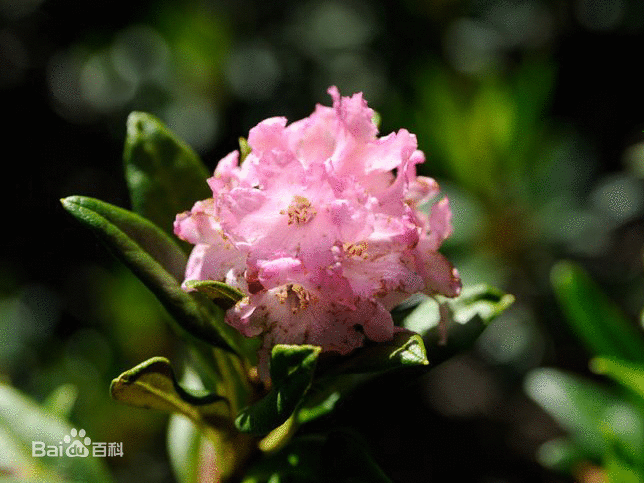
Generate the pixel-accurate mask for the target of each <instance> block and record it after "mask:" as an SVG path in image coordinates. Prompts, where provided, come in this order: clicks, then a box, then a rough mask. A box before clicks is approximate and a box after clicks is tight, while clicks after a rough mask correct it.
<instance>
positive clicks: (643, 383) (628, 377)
mask: <svg viewBox="0 0 644 483" xmlns="http://www.w3.org/2000/svg"><path fill="white" fill-rule="evenodd" d="M590 368H591V369H592V370H593V372H595V373H597V374H604V375H607V376H609V377H610V378H612V379H613V380H615V381H616V382H618V383H619V384H622V385H623V386H624V387H627V388H629V389H630V390H632V391H634V392H635V393H636V394H638V395H639V396H640V397H641V398H643V399H644V366H643V365H641V364H634V363H632V362H626V361H620V360H617V359H612V358H607V357H597V358H595V359H592V360H591V361H590Z"/></svg>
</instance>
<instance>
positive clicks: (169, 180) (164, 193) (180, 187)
mask: <svg viewBox="0 0 644 483" xmlns="http://www.w3.org/2000/svg"><path fill="white" fill-rule="evenodd" d="M123 159H124V162H125V177H126V180H127V184H128V187H129V190H130V196H131V198H132V208H133V210H134V211H135V212H137V213H138V214H140V215H142V216H144V217H145V218H147V219H149V220H150V221H152V222H153V223H154V224H156V225H157V226H159V227H161V229H162V230H163V231H165V232H166V233H172V224H173V222H174V219H175V216H176V215H177V213H181V212H183V211H186V210H189V209H190V208H192V205H193V204H194V203H195V201H197V200H202V199H206V198H209V197H211V196H212V192H211V191H210V189H209V188H208V184H207V183H206V179H207V178H208V177H209V176H211V173H209V172H208V170H207V169H206V167H205V166H204V165H203V163H202V162H201V160H200V159H199V157H198V156H197V154H196V153H195V152H194V151H193V150H192V149H191V148H190V147H189V146H188V145H187V144H185V143H184V142H183V141H181V140H180V139H178V138H177V137H176V136H175V135H174V134H173V133H172V132H171V131H170V130H169V129H168V128H167V127H166V126H165V125H164V124H163V123H162V122H161V121H160V120H159V119H157V118H155V117H154V116H152V115H150V114H146V113H143V112H133V113H131V114H130V116H129V117H128V120H127V135H126V139H125V150H124V153H123Z"/></svg>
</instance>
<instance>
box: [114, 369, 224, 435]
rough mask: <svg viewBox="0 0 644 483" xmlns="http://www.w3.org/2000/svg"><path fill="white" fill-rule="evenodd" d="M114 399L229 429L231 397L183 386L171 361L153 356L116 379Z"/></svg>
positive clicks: (201, 424) (202, 424)
mask: <svg viewBox="0 0 644 483" xmlns="http://www.w3.org/2000/svg"><path fill="white" fill-rule="evenodd" d="M110 393H111V395H112V397H113V398H114V399H116V400H117V401H120V402H123V403H125V404H128V405H130V406H135V407H142V408H147V409H159V410H162V411H167V412H170V413H174V412H177V413H180V414H183V415H184V416H186V417H187V418H189V419H190V420H191V421H194V422H195V423H196V424H198V425H200V426H210V427H214V428H217V427H219V428H228V427H229V425H230V422H229V421H230V419H229V414H228V413H229V411H230V408H229V407H228V400H227V399H226V398H224V397H222V396H220V395H219V394H217V393H214V392H206V391H188V390H186V389H184V388H182V387H181V386H180V385H179V384H178V382H177V379H176V377H175V375H174V371H173V370H172V366H171V365H170V362H169V361H168V360H167V359H166V358H164V357H153V358H152V359H148V360H147V361H145V362H143V363H141V364H139V365H138V366H136V367H134V368H132V369H130V370H129V371H126V372H124V373H123V374H121V375H120V376H119V377H118V378H116V379H114V380H113V381H112V384H111V386H110Z"/></svg>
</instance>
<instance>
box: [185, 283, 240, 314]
mask: <svg viewBox="0 0 644 483" xmlns="http://www.w3.org/2000/svg"><path fill="white" fill-rule="evenodd" d="M185 287H186V288H187V289H190V290H196V291H197V292H200V293H202V294H204V295H205V296H206V297H208V298H209V299H210V300H212V301H213V302H215V303H216V304H217V305H218V306H219V307H221V308H222V309H224V310H228V309H229V308H231V307H232V306H234V305H235V304H236V303H237V302H239V301H240V300H241V299H243V298H244V292H241V291H239V290H237V289H236V288H235V287H231V286H230V285H227V284H225V283H223V282H218V281H217V280H187V281H186V283H185Z"/></svg>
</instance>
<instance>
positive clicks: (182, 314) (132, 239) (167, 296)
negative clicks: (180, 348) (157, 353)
mask: <svg viewBox="0 0 644 483" xmlns="http://www.w3.org/2000/svg"><path fill="white" fill-rule="evenodd" d="M61 202H62V204H63V206H64V207H65V209H66V210H67V211H68V212H69V213H70V214H71V215H73V216H74V217H75V218H76V219H77V220H78V221H80V222H81V223H82V224H83V225H84V226H86V227H87V228H89V229H90V230H92V231H93V232H94V233H95V234H96V235H97V236H98V237H99V238H100V239H101V240H102V241H103V242H104V243H105V244H106V245H107V246H108V247H109V248H110V249H112V251H113V252H114V253H115V255H116V256H117V257H118V258H119V259H120V260H121V261H122V262H123V263H125V265H126V266H128V267H129V268H130V269H131V270H132V271H133V272H134V274H135V275H136V276H137V277H138V278H139V279H140V280H141V281H142V282H143V283H144V284H145V285H146V286H147V287H148V288H149V289H150V290H151V291H152V293H154V294H155V295H156V296H157V298H158V299H159V301H160V302H161V303H162V304H163V306H164V307H165V308H166V309H167V310H168V312H169V313H170V314H171V315H172V316H173V317H174V319H175V320H176V322H177V323H178V324H179V326H181V327H182V328H183V329H184V330H185V331H187V332H188V333H189V334H191V335H192V336H194V337H197V338H199V339H202V340H205V341H207V342H209V343H210V344H212V345H214V346H216V347H221V348H223V349H227V350H230V351H233V352H237V353H240V350H239V347H240V343H239V342H238V341H239V339H240V338H241V336H240V335H239V334H238V333H237V332H236V331H235V330H234V329H232V328H231V327H230V326H228V325H226V324H225V323H224V322H223V312H222V311H221V309H220V308H218V307H216V306H215V305H214V304H213V303H212V302H211V301H210V300H208V299H207V297H205V296H203V295H202V294H199V293H186V292H185V291H184V290H183V289H182V288H181V286H180V284H179V281H178V279H177V278H176V275H177V274H175V275H172V274H171V273H170V272H168V271H167V270H166V269H165V268H164V266H163V265H162V264H161V262H160V261H159V260H157V259H156V258H155V257H154V256H152V255H151V254H150V253H148V252H147V251H146V250H145V249H144V248H143V246H142V245H141V244H143V245H144V246H148V245H153V246H156V247H157V252H159V251H160V252H162V253H163V254H166V253H170V255H167V256H165V257H164V256H162V255H157V256H158V257H161V258H165V259H167V258H170V259H173V260H174V259H176V258H177V257H179V254H180V252H178V251H177V249H176V247H175V248H172V243H171V240H170V239H169V237H167V236H165V235H164V234H163V233H162V232H161V231H160V230H159V229H158V228H155V227H154V225H153V224H152V223H150V222H149V221H147V220H146V219H144V218H142V217H140V216H138V215H136V214H135V213H132V212H129V211H127V210H124V209H122V208H118V207H116V206H113V205H111V204H109V203H105V202H102V201H99V200H95V199H92V198H86V197H81V196H72V197H69V198H64V199H63V200H61ZM139 242H140V243H141V244H140V243H139ZM161 247H165V248H161Z"/></svg>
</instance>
